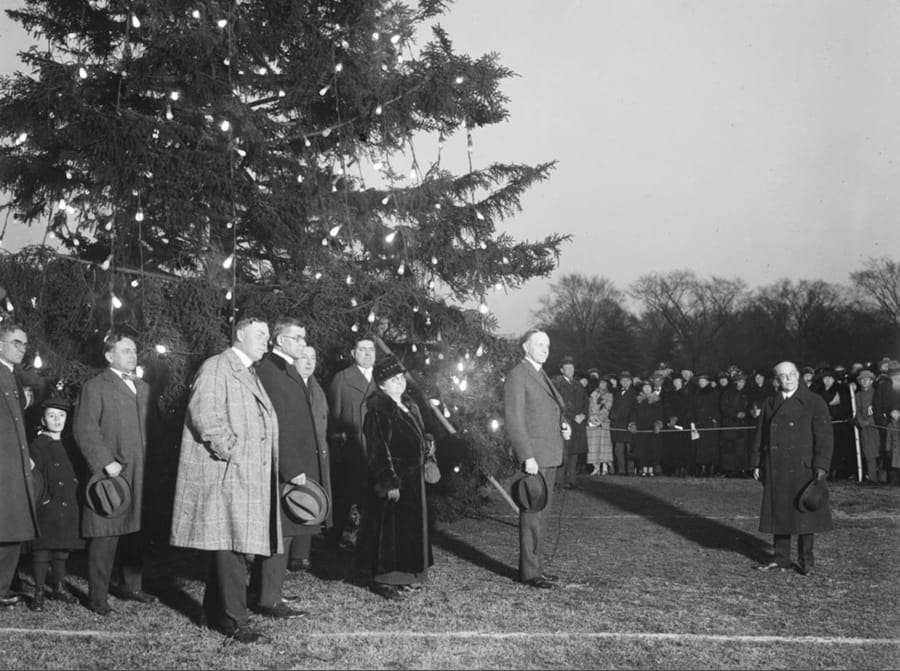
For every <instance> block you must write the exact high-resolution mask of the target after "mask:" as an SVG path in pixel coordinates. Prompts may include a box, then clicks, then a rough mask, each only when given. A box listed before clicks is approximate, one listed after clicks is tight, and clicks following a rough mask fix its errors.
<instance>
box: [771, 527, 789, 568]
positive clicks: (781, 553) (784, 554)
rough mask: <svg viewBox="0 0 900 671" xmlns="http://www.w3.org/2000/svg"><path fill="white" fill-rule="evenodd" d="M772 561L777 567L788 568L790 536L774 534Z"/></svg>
mask: <svg viewBox="0 0 900 671" xmlns="http://www.w3.org/2000/svg"><path fill="white" fill-rule="evenodd" d="M774 546H775V557H774V561H775V563H777V564H778V565H779V566H783V567H785V568H788V567H789V566H790V565H791V537H790V535H783V534H775V542H774Z"/></svg>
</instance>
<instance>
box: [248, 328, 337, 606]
mask: <svg viewBox="0 0 900 671" xmlns="http://www.w3.org/2000/svg"><path fill="white" fill-rule="evenodd" d="M272 342H273V347H272V351H271V352H269V353H268V354H266V355H265V356H263V358H262V360H261V361H260V362H259V365H258V366H257V370H258V372H259V381H260V382H261V383H262V385H263V387H264V388H265V390H266V393H267V394H268V395H269V398H270V399H271V400H272V406H273V407H274V409H275V414H276V415H277V417H278V481H279V487H280V491H281V492H282V494H284V493H285V491H286V490H290V489H291V488H292V487H304V486H306V485H307V483H309V485H310V486H319V487H320V488H323V489H324V490H325V491H328V490H329V489H330V488H331V479H330V474H329V472H328V450H327V448H326V445H325V432H326V430H327V422H328V406H327V403H326V401H325V393H324V391H323V390H322V389H321V387H319V386H318V383H316V382H315V378H314V377H313V376H312V373H313V371H314V370H315V367H316V351H315V350H314V349H313V348H312V347H309V346H307V344H306V329H305V328H304V327H303V326H302V325H301V324H300V322H299V321H298V320H296V319H294V318H284V319H280V320H278V321H277V322H275V326H274V327H273V329H272ZM313 385H315V388H314V387H313ZM283 503H284V502H283ZM309 521H310V520H303V519H301V518H299V517H298V516H297V515H296V514H292V512H291V509H290V508H289V507H287V506H285V505H282V510H281V530H282V534H283V537H284V552H280V553H276V554H273V555H271V556H269V557H262V558H261V559H260V561H259V568H260V590H259V602H258V605H257V606H256V607H255V609H256V610H257V612H259V613H261V614H262V615H266V616H268V617H277V618H290V617H297V616H299V615H300V614H301V613H300V611H296V610H294V609H292V608H291V607H290V606H287V605H286V604H285V603H284V600H283V595H282V589H283V586H284V576H285V570H286V569H287V567H288V562H289V558H290V557H295V561H297V562H298V563H299V564H300V567H301V568H304V569H308V568H310V559H309V556H310V548H311V545H312V537H313V536H314V535H315V534H316V533H317V532H318V531H319V530H321V522H320V523H319V524H309V523H308V522H309Z"/></svg>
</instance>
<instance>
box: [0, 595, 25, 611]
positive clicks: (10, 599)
mask: <svg viewBox="0 0 900 671" xmlns="http://www.w3.org/2000/svg"><path fill="white" fill-rule="evenodd" d="M21 600H22V597H20V596H19V595H18V594H7V595H6V596H4V597H0V608H12V607H13V606H15V605H16V604H17V603H19V601H21Z"/></svg>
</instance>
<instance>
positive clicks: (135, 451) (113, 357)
mask: <svg viewBox="0 0 900 671" xmlns="http://www.w3.org/2000/svg"><path fill="white" fill-rule="evenodd" d="M104 357H105V358H106V361H107V363H108V364H109V366H108V367H107V369H106V370H104V371H103V372H102V373H100V374H99V375H97V376H96V377H94V378H92V379H90V380H88V381H87V382H85V384H84V386H83V387H82V388H81V393H80V395H79V398H78V405H77V406H76V408H75V418H74V421H73V423H72V429H73V433H74V437H75V442H76V443H77V444H78V449H79V451H80V452H81V455H82V457H84V461H85V463H86V464H87V469H88V472H89V476H91V477H92V476H94V475H96V474H98V473H101V472H102V473H103V474H104V475H106V476H108V477H110V478H123V479H124V480H125V481H126V482H127V483H128V486H129V487H130V488H131V503H130V505H129V507H128V509H127V510H126V511H125V512H124V513H122V514H117V515H115V516H111V517H104V516H102V515H99V514H97V513H96V512H94V510H92V509H91V508H90V507H89V506H88V505H86V504H82V515H81V535H82V536H83V537H84V538H85V539H87V556H88V608H90V609H91V610H92V611H94V612H95V613H97V614H99V615H109V614H110V613H111V612H112V608H111V607H110V605H109V602H108V594H109V589H110V582H111V579H112V574H113V568H114V564H115V563H116V556H117V555H118V559H119V567H118V568H119V571H118V572H119V574H120V577H119V582H118V586H117V589H116V592H115V596H116V597H118V598H119V599H123V600H129V601H137V602H140V603H153V602H154V601H156V597H154V596H152V595H150V594H147V593H146V592H144V591H143V589H142V575H143V564H144V548H145V541H144V539H143V537H142V535H141V533H140V531H141V515H142V514H143V512H144V511H143V498H144V462H145V459H146V454H147V430H148V426H149V421H150V419H151V403H150V385H148V384H147V383H146V382H144V381H143V380H142V379H141V378H139V377H137V376H136V375H135V369H136V368H137V346H136V345H135V343H134V340H132V339H131V338H129V337H127V336H124V335H121V334H111V335H109V336H107V338H106V341H105V342H104Z"/></svg>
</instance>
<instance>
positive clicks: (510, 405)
mask: <svg viewBox="0 0 900 671" xmlns="http://www.w3.org/2000/svg"><path fill="white" fill-rule="evenodd" d="M522 349H523V350H524V351H525V357H524V358H523V359H522V361H521V362H519V363H518V364H517V365H516V366H515V367H514V368H513V369H512V370H511V371H510V372H509V375H507V377H506V383H505V384H504V387H503V404H504V411H505V412H504V414H505V419H506V431H507V434H508V436H509V440H510V442H511V443H512V448H513V452H514V453H515V456H516V460H517V461H518V462H519V464H521V467H522V470H524V471H525V473H527V474H528V475H536V474H538V473H540V474H541V475H542V476H543V479H544V482H545V485H546V490H547V503H546V505H545V506H544V507H543V508H542V509H541V510H537V511H531V510H527V511H526V510H522V511H520V512H519V580H520V581H521V582H523V583H524V584H526V585H528V586H530V587H536V588H539V589H549V588H552V587H553V583H552V582H551V581H550V580H549V579H548V578H547V576H546V575H544V570H543V569H544V557H543V551H544V535H545V534H546V530H547V519H548V517H549V516H550V509H551V507H552V505H553V484H554V483H555V482H556V472H557V468H558V467H559V466H560V465H561V464H562V461H563V442H564V441H566V440H569V438H571V436H572V428H571V427H570V426H569V423H568V422H567V421H566V419H565V415H564V412H565V404H564V402H563V399H562V397H561V396H560V395H559V392H558V391H557V390H556V388H555V387H554V386H553V383H552V382H551V381H550V378H549V377H547V374H546V373H545V372H544V370H543V369H542V368H541V366H543V364H544V363H545V362H546V361H547V357H548V356H549V355H550V338H549V337H548V336H547V334H546V333H544V332H543V331H540V330H538V329H531V330H529V331H527V332H526V333H525V336H524V337H523V339H522Z"/></svg>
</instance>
